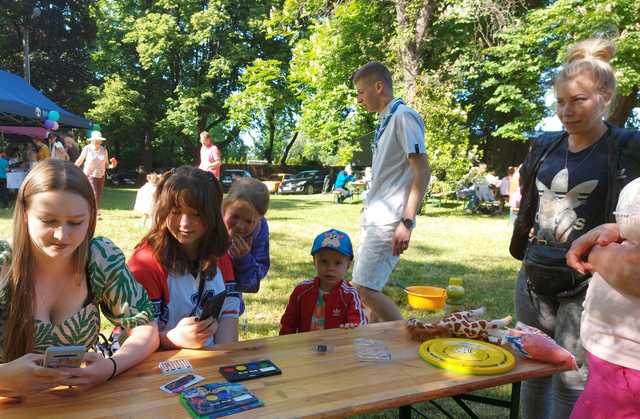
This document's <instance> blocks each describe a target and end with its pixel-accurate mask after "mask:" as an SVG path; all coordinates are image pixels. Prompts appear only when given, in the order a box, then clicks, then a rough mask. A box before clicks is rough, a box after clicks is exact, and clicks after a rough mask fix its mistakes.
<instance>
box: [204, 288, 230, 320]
mask: <svg viewBox="0 0 640 419" xmlns="http://www.w3.org/2000/svg"><path fill="white" fill-rule="evenodd" d="M225 298H227V291H226V290H225V291H222V292H221V293H220V294H216V295H214V296H213V297H211V298H208V299H207V300H206V301H205V302H204V303H203V304H202V313H200V317H199V318H198V321H199V322H201V321H203V320H207V319H209V318H211V317H213V318H214V319H217V318H218V316H219V315H220V311H221V310H222V305H223V304H224V299H225Z"/></svg>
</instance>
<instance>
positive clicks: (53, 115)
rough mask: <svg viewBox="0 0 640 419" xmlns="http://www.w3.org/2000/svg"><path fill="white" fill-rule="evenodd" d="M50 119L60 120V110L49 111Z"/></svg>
mask: <svg viewBox="0 0 640 419" xmlns="http://www.w3.org/2000/svg"><path fill="white" fill-rule="evenodd" d="M49 119H50V120H52V121H59V120H60V112H58V111H50V112H49Z"/></svg>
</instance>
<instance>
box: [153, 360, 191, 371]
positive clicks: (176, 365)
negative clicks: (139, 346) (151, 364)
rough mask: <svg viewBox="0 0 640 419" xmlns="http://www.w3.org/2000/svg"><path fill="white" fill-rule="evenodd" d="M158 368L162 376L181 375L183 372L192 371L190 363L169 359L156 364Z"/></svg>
mask: <svg viewBox="0 0 640 419" xmlns="http://www.w3.org/2000/svg"><path fill="white" fill-rule="evenodd" d="M158 368H160V370H161V371H162V373H163V374H164V375H171V374H183V373H185V372H191V371H193V367H192V366H191V362H189V361H188V360H186V359H170V360H168V361H162V362H161V363H159V364H158Z"/></svg>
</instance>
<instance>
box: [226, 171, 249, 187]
mask: <svg viewBox="0 0 640 419" xmlns="http://www.w3.org/2000/svg"><path fill="white" fill-rule="evenodd" d="M220 177H221V178H222V179H220V181H221V182H222V189H223V190H224V191H225V192H227V191H228V190H229V188H230V187H231V184H232V183H233V181H234V180H235V179H236V178H239V177H251V173H249V172H248V171H246V170H243V169H226V170H223V171H222V173H221V174H220Z"/></svg>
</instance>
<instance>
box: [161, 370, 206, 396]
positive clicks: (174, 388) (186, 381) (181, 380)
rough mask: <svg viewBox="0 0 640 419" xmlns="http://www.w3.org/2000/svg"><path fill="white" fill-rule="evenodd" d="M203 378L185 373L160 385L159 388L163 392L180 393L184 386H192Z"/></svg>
mask: <svg viewBox="0 0 640 419" xmlns="http://www.w3.org/2000/svg"><path fill="white" fill-rule="evenodd" d="M202 380H204V377H200V376H199V375H194V374H187V375H183V376H181V377H178V378H176V379H175V380H171V381H169V382H168V383H167V384H165V385H163V386H160V390H162V391H164V392H165V393H170V394H176V393H180V392H181V391H182V390H184V389H185V388H187V387H189V386H192V385H194V384H196V383H199V382H200V381H202Z"/></svg>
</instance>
